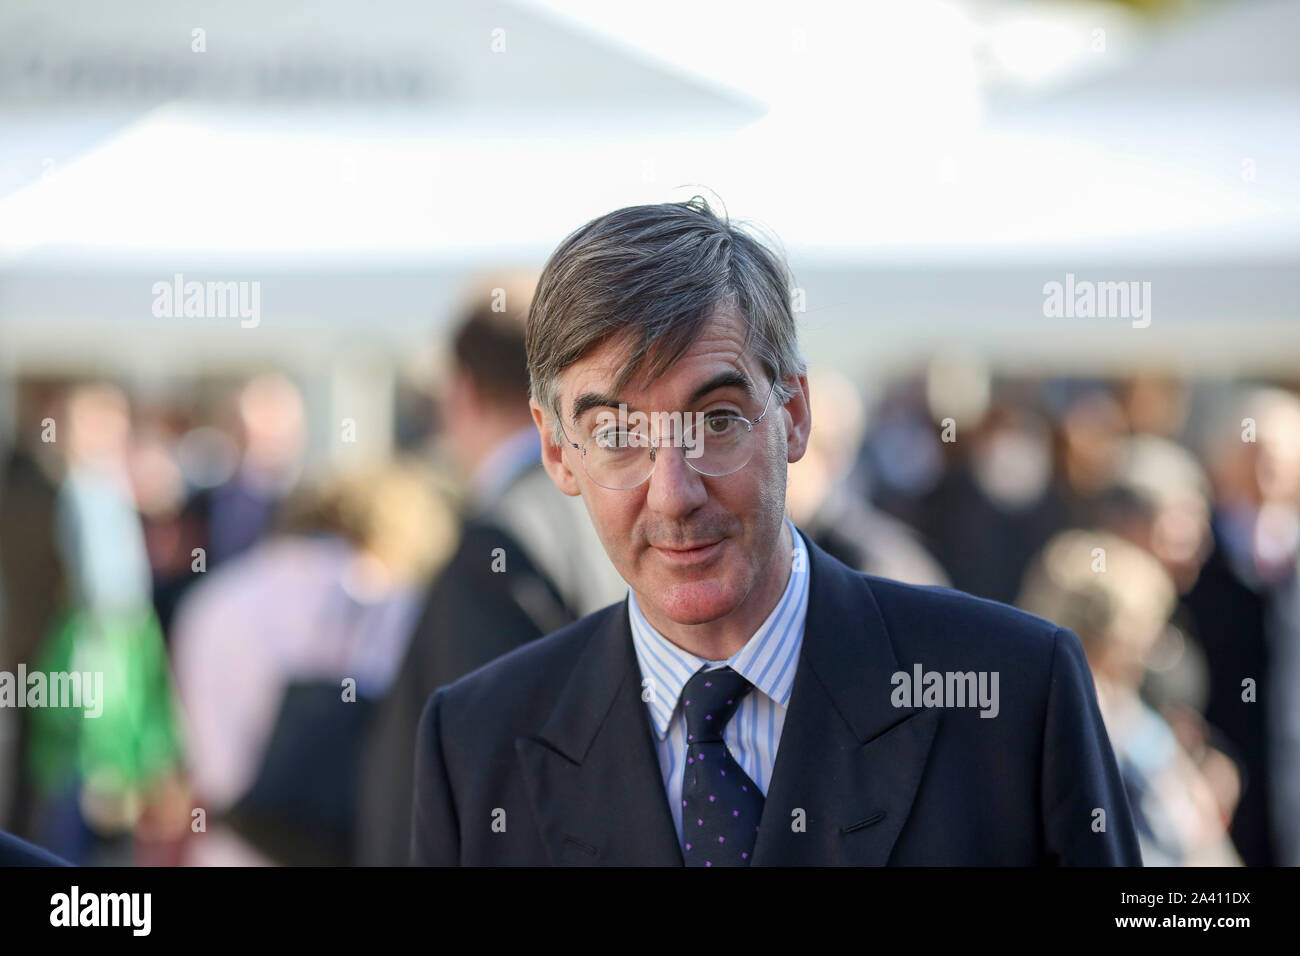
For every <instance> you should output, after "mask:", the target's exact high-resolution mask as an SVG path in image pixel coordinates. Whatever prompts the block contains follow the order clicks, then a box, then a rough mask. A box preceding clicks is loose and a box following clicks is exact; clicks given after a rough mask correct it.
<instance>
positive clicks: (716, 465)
mask: <svg viewBox="0 0 1300 956" xmlns="http://www.w3.org/2000/svg"><path fill="white" fill-rule="evenodd" d="M754 435H755V431H754V426H753V425H751V424H750V423H749V421H748V420H747V419H745V418H742V417H741V416H740V415H735V414H731V413H726V414H710V415H706V416H705V417H704V419H703V421H700V422H697V423H696V424H694V425H692V426H691V427H690V428H688V429H687V430H686V432H685V434H684V435H683V437H682V445H683V454H684V455H685V456H686V460H687V462H689V463H690V465H691V467H692V468H694V469H695V470H696V471H698V472H699V473H700V474H702V475H709V476H711V477H714V478H719V477H721V476H723V475H730V474H731V473H732V472H736V471H740V469H742V468H744V467H745V466H746V465H747V464H749V459H750V458H752V457H753V456H754V448H755V445H756V442H755V439H754Z"/></svg>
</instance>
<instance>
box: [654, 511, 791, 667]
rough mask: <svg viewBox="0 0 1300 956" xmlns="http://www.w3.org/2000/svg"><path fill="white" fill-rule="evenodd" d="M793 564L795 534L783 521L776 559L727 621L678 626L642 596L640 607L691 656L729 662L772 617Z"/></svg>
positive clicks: (774, 556) (771, 561) (666, 635)
mask: <svg viewBox="0 0 1300 956" xmlns="http://www.w3.org/2000/svg"><path fill="white" fill-rule="evenodd" d="M793 564H794V539H793V533H792V532H791V531H790V526H789V524H788V523H787V522H786V520H785V518H784V517H783V518H782V519H781V530H780V532H779V533H778V535H777V544H776V548H775V549H773V552H772V559H771V560H770V561H769V562H768V563H767V567H766V568H764V569H763V573H762V576H761V577H760V579H759V581H758V583H757V584H755V585H754V587H753V588H752V589H751V590H750V592H749V594H748V595H746V597H745V600H743V601H742V602H741V603H740V605H739V606H738V607H737V608H736V609H735V610H734V611H732V612H731V613H730V614H728V615H727V616H726V617H722V618H718V619H717V620H714V621H707V622H705V623H704V624H678V623H677V622H676V621H671V620H668V619H667V618H663V617H660V615H659V614H658V612H657V611H655V610H654V609H652V608H651V607H649V606H648V602H646V601H644V600H642V599H641V598H640V595H638V600H637V606H638V607H639V608H640V609H641V613H642V614H643V615H644V616H645V619H646V620H647V621H649V622H650V625H651V626H652V627H653V628H654V629H655V630H656V631H658V632H659V633H660V634H662V635H663V636H664V637H666V638H667V639H668V640H670V641H672V642H673V643H674V644H676V645H677V646H678V647H680V648H681V649H682V650H684V651H686V652H687V653H688V654H694V655H695V656H696V657H701V658H703V659H704V660H707V661H725V660H727V659H728V658H730V657H733V656H734V655H735V654H736V652H737V651H739V650H740V649H741V648H742V647H744V646H745V645H746V644H747V643H749V639H750V638H751V637H753V636H754V632H755V631H757V630H758V627H759V625H760V624H762V623H763V622H764V621H765V620H767V616H768V615H769V614H771V613H772V609H773V608H775V607H776V605H777V602H778V601H780V600H781V595H782V594H784V593H785V588H786V585H787V584H789V583H790V573H791V571H792V569H793Z"/></svg>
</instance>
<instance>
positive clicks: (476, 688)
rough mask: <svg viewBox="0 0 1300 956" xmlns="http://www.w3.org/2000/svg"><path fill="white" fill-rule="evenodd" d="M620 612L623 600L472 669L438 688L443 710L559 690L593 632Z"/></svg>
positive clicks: (495, 702) (498, 705) (496, 703)
mask: <svg viewBox="0 0 1300 956" xmlns="http://www.w3.org/2000/svg"><path fill="white" fill-rule="evenodd" d="M623 611H624V603H623V602H622V601H619V602H618V603H615V604H610V605H608V606H606V607H603V608H601V609H600V610H598V611H593V612H592V613H590V614H588V615H587V616H586V617H583V618H579V619H578V620H576V621H574V622H573V623H571V624H567V625H565V626H564V627H562V628H560V629H559V630H557V631H553V632H551V633H550V634H547V635H546V636H545V637H539V638H538V639H537V640H535V641H529V642H528V643H527V644H524V645H523V646H522V647H518V648H516V649H515V650H513V651H510V652H509V653H508V654H503V655H502V656H501V657H498V658H496V659H495V660H493V661H490V662H488V663H487V664H484V665H483V666H482V667H480V668H478V669H477V670H473V671H471V672H470V673H468V674H466V675H465V676H464V677H461V678H460V679H459V680H457V681H455V682H454V683H452V684H448V685H447V686H446V687H443V688H441V690H440V691H439V693H441V694H442V697H443V706H444V709H447V708H450V709H451V710H453V711H459V710H461V709H463V708H469V709H472V708H473V707H474V705H475V703H476V702H478V701H491V702H492V703H493V706H496V707H501V706H502V702H503V701H509V700H513V699H517V698H519V697H520V696H521V695H523V694H524V692H525V691H527V690H528V689H530V688H533V687H539V686H540V687H547V686H549V687H551V688H553V689H555V690H558V689H559V688H560V687H563V686H564V682H565V680H566V679H567V678H568V675H569V674H570V673H571V671H572V669H573V665H574V664H575V663H576V662H577V660H578V657H579V655H581V654H582V652H583V650H584V648H586V646H587V642H588V641H589V640H591V637H592V635H594V634H595V633H596V632H597V631H599V630H600V629H601V627H602V625H604V624H605V623H606V621H607V620H608V619H609V616H610V615H612V614H618V613H620V612H623Z"/></svg>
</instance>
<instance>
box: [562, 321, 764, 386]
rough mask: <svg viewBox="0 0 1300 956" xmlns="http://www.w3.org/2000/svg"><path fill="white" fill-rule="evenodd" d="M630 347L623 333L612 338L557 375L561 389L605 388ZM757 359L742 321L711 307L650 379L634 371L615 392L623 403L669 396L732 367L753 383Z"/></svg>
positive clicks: (755, 378)
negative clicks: (694, 334) (686, 342)
mask: <svg viewBox="0 0 1300 956" xmlns="http://www.w3.org/2000/svg"><path fill="white" fill-rule="evenodd" d="M630 351H631V347H630V344H629V342H628V341H627V339H626V338H617V339H612V340H610V341H608V342H606V343H604V344H603V345H601V346H600V347H599V348H597V349H596V350H594V351H593V352H591V353H590V354H589V355H587V356H585V357H584V358H582V359H580V360H579V361H578V362H575V363H574V364H573V365H571V366H570V367H569V368H568V369H566V370H565V372H564V374H563V375H562V376H561V394H562V395H563V396H565V397H567V398H568V399H572V398H573V397H574V396H577V395H579V394H582V393H585V392H600V393H602V394H608V393H610V392H611V390H612V388H613V383H614V381H615V379H616V378H617V377H618V374H619V372H620V371H622V369H623V367H624V366H625V365H626V364H627V361H628V358H629V356H630ZM757 368H758V362H757V361H756V360H755V358H754V356H753V355H752V354H751V352H750V350H749V349H748V348H746V347H745V325H744V323H743V321H742V320H741V319H740V317H739V316H738V315H736V314H735V312H734V311H731V310H719V311H716V312H714V313H713V315H712V316H711V317H710V319H709V321H708V323H707V324H706V325H705V327H704V329H703V330H702V331H701V332H700V335H699V337H698V338H697V339H696V340H695V341H694V342H692V343H691V345H690V347H689V348H688V349H687V350H686V351H685V352H684V353H683V354H682V355H680V356H679V357H678V358H677V360H676V361H675V362H673V364H672V365H670V366H669V367H668V368H667V369H666V370H665V371H664V373H663V375H662V376H660V377H659V378H658V379H656V380H655V381H654V382H650V383H647V382H645V381H644V379H643V378H640V377H638V378H637V379H634V380H633V381H632V383H631V384H630V385H629V386H628V387H627V389H625V390H624V393H623V394H621V395H619V396H618V397H619V398H620V399H621V400H623V401H625V402H627V404H629V405H632V404H638V402H637V401H636V400H637V399H642V398H644V399H649V400H653V399H663V400H672V399H674V398H679V397H684V396H685V394H686V393H688V392H690V391H691V390H692V389H693V388H694V387H695V386H697V385H699V384H700V382H701V381H703V380H704V379H706V378H709V377H712V376H713V375H714V374H716V373H718V372H721V371H726V370H727V369H735V370H738V371H740V372H743V373H744V374H745V375H746V377H748V378H749V381H750V382H751V384H755V383H757V380H758V379H757V377H756V376H757Z"/></svg>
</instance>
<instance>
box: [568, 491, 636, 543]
mask: <svg viewBox="0 0 1300 956" xmlns="http://www.w3.org/2000/svg"><path fill="white" fill-rule="evenodd" d="M602 490H603V489H601V488H595V489H594V490H593V489H592V488H591V487H589V486H584V487H583V489H582V503H583V504H584V505H585V506H586V508H587V514H588V516H590V518H591V524H592V526H593V527H594V528H595V529H596V534H597V536H598V537H599V538H600V540H601V542H602V543H603V544H604V545H605V552H606V553H607V554H609V555H611V556H614V555H620V554H623V553H630V552H631V551H632V550H633V549H634V548H635V539H634V537H633V530H634V529H635V527H636V518H637V514H638V512H639V510H640V501H641V500H642V497H640V496H638V495H635V494H631V493H628V492H624V493H622V494H619V493H617V492H606V493H604V494H601V493H600V492H601V491H602Z"/></svg>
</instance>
